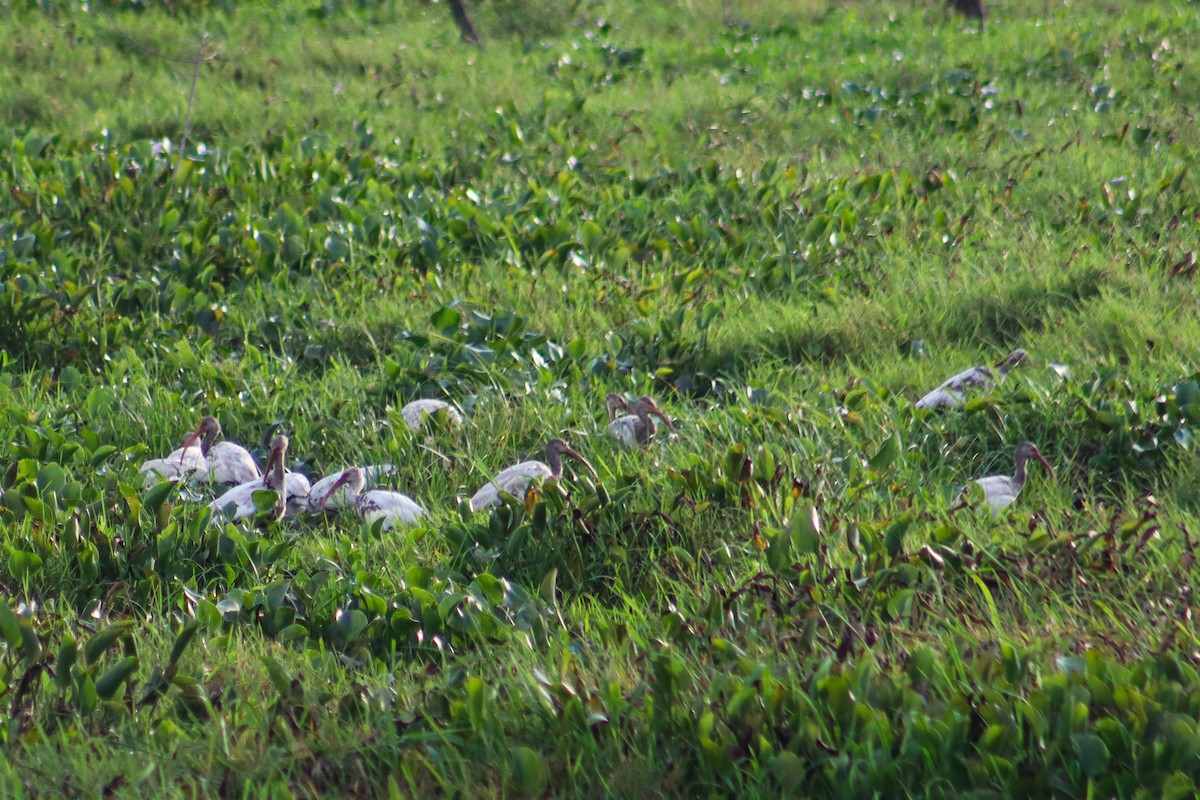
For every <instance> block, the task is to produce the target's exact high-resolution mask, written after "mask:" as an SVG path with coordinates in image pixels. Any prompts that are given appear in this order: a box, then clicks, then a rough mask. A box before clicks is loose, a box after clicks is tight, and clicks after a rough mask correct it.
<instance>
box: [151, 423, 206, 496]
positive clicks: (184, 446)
mask: <svg viewBox="0 0 1200 800" xmlns="http://www.w3.org/2000/svg"><path fill="white" fill-rule="evenodd" d="M138 472H140V473H141V474H142V476H143V478H142V484H143V486H145V488H147V489H149V488H150V487H151V486H153V485H154V484H156V483H159V482H160V481H178V480H191V479H192V478H196V479H198V480H204V479H205V478H207V477H208V462H207V461H206V460H205V459H204V452H203V450H201V447H200V441H199V437H198V436H197V435H196V434H194V433H189V434H188V435H187V436H184V437H183V441H182V442H181V443H180V447H179V448H178V449H176V450H172V451H171V454H170V455H169V456H167V457H166V458H152V459H150V460H149V461H146V462H144V463H143V464H142V465H141V466H140V467H138Z"/></svg>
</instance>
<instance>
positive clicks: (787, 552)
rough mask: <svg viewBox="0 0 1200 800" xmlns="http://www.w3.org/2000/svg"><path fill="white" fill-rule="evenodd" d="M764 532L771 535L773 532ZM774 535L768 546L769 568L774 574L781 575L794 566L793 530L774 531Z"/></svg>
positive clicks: (788, 528) (789, 528)
mask: <svg viewBox="0 0 1200 800" xmlns="http://www.w3.org/2000/svg"><path fill="white" fill-rule="evenodd" d="M771 530H774V529H771ZM764 532H765V533H768V534H769V533H770V532H771V531H770V530H768V531H764ZM774 534H775V535H774V537H773V538H771V540H770V544H769V545H768V546H767V566H769V567H770V568H771V571H772V572H774V573H776V574H779V573H782V572H784V571H785V570H786V569H788V568H789V567H790V566H791V564H792V528H791V527H790V526H789V527H787V528H785V529H783V530H774Z"/></svg>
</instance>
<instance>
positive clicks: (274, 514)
mask: <svg viewBox="0 0 1200 800" xmlns="http://www.w3.org/2000/svg"><path fill="white" fill-rule="evenodd" d="M287 447H288V438H287V437H286V436H276V437H275V439H274V440H273V441H272V442H271V450H270V452H269V453H268V455H267V474H266V477H265V478H255V479H254V480H252V481H247V482H245V483H243V484H241V485H240V486H235V487H233V488H232V489H230V490H229V491H227V492H225V494H223V495H221V496H220V497H218V498H217V499H216V500H213V501H212V502H211V503H209V504H208V507H209V508H210V509H212V512H213V514H214V519H215V518H216V517H215V515H217V514H221V513H223V512H224V511H225V509H227V508H230V507H232V509H233V513H232V519H245V518H246V517H253V516H254V514H255V513H256V511H257V509H256V508H255V505H254V493H255V492H261V491H264V490H266V489H270V490H271V491H273V492H275V505H274V506H273V507H272V509H271V513H270V515H269V516H267V517H266V519H264V522H276V521H278V520H280V519H283V516H284V514H285V513H286V512H287V500H288V497H287V491H286V488H287V477H286V475H285V474H284V468H283V460H284V457H285V456H286V454H287Z"/></svg>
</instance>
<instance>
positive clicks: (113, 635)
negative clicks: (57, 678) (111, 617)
mask: <svg viewBox="0 0 1200 800" xmlns="http://www.w3.org/2000/svg"><path fill="white" fill-rule="evenodd" d="M133 626H134V622H133V620H128V619H126V620H119V621H117V622H113V623H110V624H109V626H108V627H107V628H105V629H104V630H102V631H99V632H97V633H95V634H93V635H92V636H91V638H89V639H88V640H87V643H86V644H84V646H83V657H84V659H85V660H86V661H87V663H89V664H95V663H96V661H97V660H98V659H99V658H100V656H102V655H104V652H105V651H106V650H108V648H110V647H112V646H113V645H114V644H116V643H117V641H119V640H120V639H121V638H122V637H124V636H128V635H129V634H130V632H131V631H132V629H133Z"/></svg>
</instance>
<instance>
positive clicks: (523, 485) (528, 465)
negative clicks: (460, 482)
mask: <svg viewBox="0 0 1200 800" xmlns="http://www.w3.org/2000/svg"><path fill="white" fill-rule="evenodd" d="M563 456H570V457H571V458H573V459H575V460H576V461H578V462H579V463H580V464H583V465H584V466H585V467H587V470H588V472H590V473H592V475H595V474H596V470H595V469H594V468H593V467H592V465H591V464H590V463H588V460H587V459H586V458H584V457H583V456H581V455H579V453H576V452H575V451H574V450H572V449H571V445H569V444H567V443H566V442H564V441H563V440H562V439H552V440H551V441H550V443H549V444H547V445H546V463H545V464H543V463H542V462H541V461H522V462H521V463H520V464H517V465H515V466H511V467H509V468H508V469H506V470H504V471H503V472H501V473H500V474H499V475H497V476H496V477H495V478H493V479H492V480H491V482H489V483H488V484H487V485H486V486H484V487H483V488H482V489H480V490H479V491H478V492H476V493H475V495H474V496H473V497H472V498H471V500H470V502H469V503H468V507H469V508H470V509H471V510H472V511H479V510H480V509H483V508H491V507H492V506H496V505H499V504H500V493H501V492H504V493H506V494H511V495H513V496H514V497H521V496H522V495H524V494H525V490H526V489H528V488H529V485H530V484H531V483H533V482H534V481H535V480H545V479H546V478H556V479H557V478H561V477H562V471H563V465H562V457H563Z"/></svg>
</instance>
